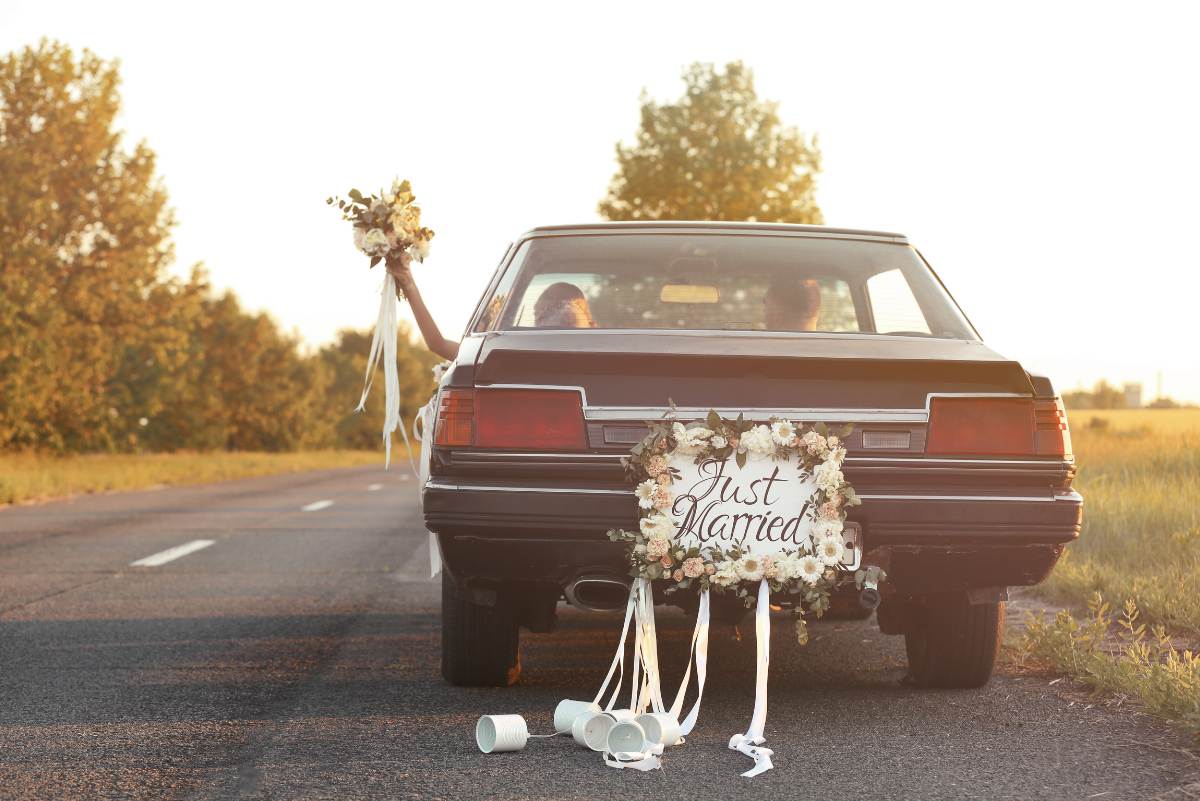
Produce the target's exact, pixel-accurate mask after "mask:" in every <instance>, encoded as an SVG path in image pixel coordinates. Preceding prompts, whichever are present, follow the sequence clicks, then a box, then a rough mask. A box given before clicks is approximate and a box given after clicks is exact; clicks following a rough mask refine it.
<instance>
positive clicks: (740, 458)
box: [734, 451, 746, 468]
mask: <svg viewBox="0 0 1200 801" xmlns="http://www.w3.org/2000/svg"><path fill="white" fill-rule="evenodd" d="M734 460H735V461H736V462H737V466H738V467H739V468H742V467H745V466H746V452H745V451H738V453H737V456H735V457H734Z"/></svg>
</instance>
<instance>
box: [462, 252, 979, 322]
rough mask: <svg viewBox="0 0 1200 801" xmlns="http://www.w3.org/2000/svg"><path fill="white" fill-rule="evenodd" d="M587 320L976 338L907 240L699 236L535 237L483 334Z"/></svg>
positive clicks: (513, 268) (507, 279) (510, 271)
mask: <svg viewBox="0 0 1200 801" xmlns="http://www.w3.org/2000/svg"><path fill="white" fill-rule="evenodd" d="M588 327H594V328H607V329H678V330H709V331H711V330H725V331H821V332H837V333H868V334H889V335H894V336H923V337H930V336H932V337H942V338H951V339H975V338H976V336H975V333H974V331H973V330H972V329H971V326H970V324H969V323H968V322H967V321H966V320H965V319H964V318H963V316H962V314H961V313H960V312H959V310H958V308H957V306H956V305H955V304H954V301H953V300H951V299H950V297H949V296H948V295H947V294H946V292H945V290H944V289H943V288H942V286H941V284H940V283H939V282H938V280H937V279H936V278H935V277H934V276H933V274H932V273H931V271H930V270H929V268H928V266H927V265H926V264H925V263H924V262H923V261H922V260H921V257H920V256H919V255H918V254H917V253H916V251H915V250H913V249H912V248H911V247H910V246H908V245H905V244H897V243H890V242H876V241H865V240H853V239H834V238H819V237H813V236H796V235H762V234H754V235H744V234H729V233H712V234H708V233H694V232H689V233H681V234H661V233H655V234H650V233H629V234H625V233H621V234H611V233H608V234H595V235H590V234H582V235H569V236H549V237H536V238H533V239H529V240H527V241H525V242H524V243H523V244H522V245H521V247H520V249H519V250H518V251H517V253H516V254H515V255H514V257H513V259H512V261H511V263H510V264H509V266H508V268H507V269H506V271H505V273H504V275H503V276H502V278H501V280H500V282H499V284H498V285H497V288H496V291H495V294H494V295H493V296H492V297H491V298H490V299H489V301H488V303H486V304H484V306H483V308H482V311H481V313H480V315H479V317H478V319H477V321H476V324H475V326H474V330H475V331H485V330H491V329H496V328H498V329H502V330H520V329H530V328H588Z"/></svg>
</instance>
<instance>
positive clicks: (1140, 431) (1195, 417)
mask: <svg viewBox="0 0 1200 801" xmlns="http://www.w3.org/2000/svg"><path fill="white" fill-rule="evenodd" d="M1071 430H1072V437H1073V439H1074V442H1075V455H1076V458H1077V460H1078V463H1079V477H1078V479H1077V482H1076V486H1077V487H1078V489H1079V491H1080V492H1082V493H1083V495H1084V522H1083V533H1082V535H1081V536H1080V539H1079V541H1078V542H1076V543H1074V544H1073V545H1071V546H1070V547H1069V548H1068V550H1067V553H1066V555H1065V556H1064V559H1063V561H1062V562H1060V563H1059V565H1058V567H1057V568H1056V569H1055V571H1054V574H1053V575H1052V576H1051V577H1050V579H1049V580H1048V581H1047V582H1046V583H1045V584H1043V585H1042V586H1041V587H1039V588H1038V591H1039V592H1040V593H1042V594H1043V595H1045V596H1047V597H1049V598H1052V599H1054V600H1057V601H1061V602H1064V603H1067V604H1069V605H1072V606H1074V607H1075V608H1076V610H1077V611H1076V614H1072V612H1070V611H1067V610H1063V611H1061V612H1059V613H1058V614H1057V615H1056V616H1055V617H1054V618H1053V619H1052V620H1045V619H1035V620H1034V621H1032V622H1031V623H1030V624H1029V626H1028V628H1027V629H1026V631H1025V634H1024V636H1023V640H1022V643H1021V646H1020V648H1021V649H1023V650H1024V651H1026V652H1027V653H1029V654H1032V655H1035V656H1037V657H1039V658H1041V659H1042V660H1044V661H1045V662H1048V663H1050V664H1052V665H1054V666H1055V667H1057V668H1058V669H1059V670H1061V671H1063V672H1065V673H1068V674H1070V675H1072V676H1074V677H1076V678H1077V679H1079V680H1081V681H1083V682H1085V683H1087V684H1089V685H1091V686H1093V687H1095V688H1096V689H1098V690H1102V691H1106V692H1112V693H1115V694H1117V695H1118V696H1120V697H1126V698H1134V699H1137V701H1139V702H1140V704H1141V705H1142V706H1143V707H1144V708H1145V709H1148V710H1149V711H1151V712H1153V713H1155V714H1158V715H1161V716H1163V717H1165V718H1167V719H1169V720H1172V721H1175V722H1176V723H1178V724H1180V725H1181V726H1183V727H1184V729H1185V730H1188V731H1191V732H1192V733H1193V734H1195V735H1196V736H1197V737H1200V655H1197V654H1196V653H1195V650H1194V647H1195V646H1194V644H1195V642H1196V641H1197V640H1198V639H1200V410H1197V409H1175V410H1120V411H1083V412H1078V413H1076V414H1073V415H1071ZM1085 602H1086V604H1087V611H1086V612H1079V611H1078V609H1079V607H1081V606H1082V605H1083V604H1084V603H1085ZM1076 615H1077V616H1078V617H1076Z"/></svg>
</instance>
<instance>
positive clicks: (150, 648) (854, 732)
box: [0, 468, 1200, 801]
mask: <svg viewBox="0 0 1200 801" xmlns="http://www.w3.org/2000/svg"><path fill="white" fill-rule="evenodd" d="M371 485H379V486H378V487H377V488H376V489H374V490H372V489H370V487H371ZM414 500H415V499H414V488H413V481H412V480H407V481H405V480H404V474H403V472H401V471H400V470H393V471H392V472H390V473H384V472H383V471H382V470H380V469H375V468H372V469H349V470H339V471H329V472H322V473H311V474H304V475H298V476H286V477H276V478H265V479H253V480H247V481H240V482H230V483H226V484H218V485H210V486H204V487H195V488H186V489H170V490H159V491H152V492H141V493H131V494H122V495H109V496H99V497H87V498H80V499H77V500H74V501H68V502H60V503H52V504H45V505H40V506H28V507H16V508H8V509H0V798H4V799H16V798H56V799H57V798H88V799H91V798H155V799H159V798H188V799H191V798H197V799H207V798H277V799H301V798H331V799H332V798H454V799H470V798H572V799H574V798H578V799H588V800H589V801H594V800H595V799H605V798H617V797H621V798H625V797H654V798H655V799H672V798H687V799H697V798H716V797H737V798H742V797H745V798H759V797H763V798H766V797H770V798H793V797H799V798H815V799H842V798H845V799H868V798H889V799H897V798H914V799H938V798H948V799H949V798H956V799H957V798H983V799H998V798H1013V799H1034V798H1079V799H1086V798H1104V799H1121V798H1138V799H1142V798H1153V797H1156V796H1161V797H1163V798H1180V799H1182V798H1195V797H1200V784H1196V783H1197V782H1200V761H1197V759H1196V757H1195V756H1192V755H1189V754H1188V753H1186V752H1185V751H1183V750H1180V749H1179V747H1178V746H1179V745H1181V743H1180V741H1179V740H1178V739H1177V737H1176V736H1175V735H1174V734H1172V733H1170V732H1169V731H1168V730H1166V729H1165V728H1164V727H1162V726H1161V725H1159V724H1156V723H1154V722H1153V721H1152V720H1150V719H1147V718H1145V717H1140V716H1137V715H1132V714H1130V713H1129V712H1128V711H1127V710H1116V709H1113V708H1110V707H1106V706H1104V705H1094V706H1090V707H1089V705H1088V704H1087V702H1086V699H1082V700H1081V698H1080V696H1079V695H1078V693H1076V692H1072V691H1070V690H1064V685H1065V682H1062V683H1059V684H1058V685H1055V686H1051V685H1050V684H1049V682H1048V680H1047V678H1046V677H1039V676H1018V675H1009V674H1004V675H1000V676H998V677H997V678H996V679H995V680H994V681H993V683H992V684H991V685H990V686H989V687H987V688H986V689H983V690H978V691H955V692H945V691H924V690H919V689H914V688H912V687H909V686H907V685H905V684H904V683H903V682H902V679H903V676H904V670H903V667H904V655H903V645H902V641H901V640H900V639H899V638H892V637H884V636H882V635H880V634H879V633H878V631H877V630H876V629H875V627H874V624H873V623H829V624H823V625H820V626H818V627H815V628H814V632H813V633H814V635H815V642H814V643H813V644H811V645H810V646H808V647H807V648H806V649H801V648H799V647H798V646H797V645H796V644H795V642H794V640H793V639H792V637H791V634H790V626H788V625H786V624H784V625H778V626H776V636H775V638H774V640H773V642H772V646H771V649H772V662H771V694H770V701H771V704H770V716H769V717H768V721H767V737H768V745H769V746H770V747H771V748H773V749H774V751H775V763H776V766H777V767H776V769H775V770H774V771H772V772H770V773H768V774H765V775H763V776H761V777H759V778H756V779H753V780H749V779H743V778H741V777H739V775H738V774H739V773H740V772H741V771H743V770H746V769H747V768H748V767H749V766H750V764H751V763H750V760H748V759H747V758H746V757H744V756H742V755H741V754H738V753H735V752H733V751H730V750H728V749H727V748H726V743H727V741H728V738H729V736H730V735H732V734H734V733H736V732H739V731H741V730H743V729H744V728H745V726H746V724H747V722H748V719H749V715H750V711H751V707H752V705H753V681H754V679H753V676H754V645H753V639H752V636H750V637H747V639H746V640H745V641H743V642H741V643H738V642H736V641H734V640H733V638H732V637H731V636H730V635H729V633H728V630H724V631H722V630H714V632H713V643H712V648H711V653H710V665H711V668H710V674H709V680H708V690H707V692H706V694H705V700H704V708H703V712H702V714H701V717H700V723H699V725H698V726H697V729H696V731H695V733H694V734H693V736H692V737H690V738H689V742H688V743H687V744H686V745H685V746H683V747H680V748H677V749H673V750H671V751H670V752H669V753H668V755H667V759H666V760H665V764H664V768H663V770H662V771H661V772H654V773H636V772H634V771H616V770H612V769H609V768H606V767H605V766H604V765H603V764H602V763H601V761H600V759H599V757H598V756H597V755H595V754H593V753H591V752H587V751H584V750H582V749H580V748H578V747H577V746H575V745H574V743H572V742H571V741H570V740H569V739H566V738H554V739H549V740H535V741H531V744H530V746H529V748H527V749H526V750H525V751H524V752H521V753H513V754H500V755H491V756H484V755H482V754H480V753H479V752H478V751H477V750H476V748H475V744H474V740H473V731H474V723H475V720H476V718H477V717H478V716H479V715H480V714H482V713H520V714H522V715H525V716H526V718H527V719H528V720H529V721H530V726H531V728H532V729H533V730H534V731H535V732H537V731H547V730H549V729H550V728H551V723H550V715H551V711H552V709H553V707H554V704H555V703H556V702H557V701H558V700H560V699H562V698H583V697H587V696H590V695H591V693H592V692H594V688H595V687H596V686H597V684H598V682H599V680H600V678H601V676H602V674H603V670H604V669H605V668H606V667H607V663H608V660H609V658H610V656H611V652H612V650H611V649H612V648H613V646H614V643H615V635H616V629H617V628H618V627H619V620H617V619H614V618H613V616H611V615H593V614H585V613H580V612H576V611H574V610H567V609H563V610H562V613H561V615H560V624H561V625H560V628H559V630H558V632H556V633H554V634H549V635H526V639H525V646H524V650H523V662H524V665H525V675H524V679H523V682H522V684H521V685H520V686H518V687H515V688H512V689H507V690H499V689H454V688H451V687H449V686H447V685H445V684H444V683H443V682H442V681H441V679H440V678H439V675H438V616H439V591H438V586H437V584H436V583H435V582H432V581H430V580H429V579H428V578H427V577H428V549H427V545H426V535H425V532H424V530H423V529H422V528H421V526H420V523H419V520H418V518H417V515H416V509H415V505H414ZM319 501H332V503H331V504H328V505H324V504H318V506H321V507H323V508H315V509H313V510H312V511H303V508H304V507H307V506H310V505H312V504H317V502H319ZM310 508H311V507H310ZM197 540H202V541H203V540H211V541H212V544H211V545H208V546H206V547H202V548H200V549H198V550H194V551H193V552H191V553H188V554H186V555H184V556H180V557H178V558H176V559H174V560H172V561H168V562H165V563H163V564H160V565H157V566H139V567H133V566H131V563H133V562H135V561H139V560H142V559H145V558H146V557H151V556H153V555H155V554H159V553H160V552H163V551H167V550H169V549H172V548H175V547H177V546H181V545H185V544H187V543H192V542H194V541H197ZM786 620H787V619H786V618H782V619H781V623H785V621H786ZM689 635H690V626H689V625H688V623H687V621H686V620H685V619H684V618H683V617H682V616H681V615H679V614H672V613H664V614H663V615H662V617H661V618H660V637H661V643H660V651H661V653H662V656H663V658H664V662H665V663H666V664H665V668H666V673H667V675H668V676H677V675H678V671H679V669H680V668H681V664H680V663H681V659H682V656H683V651H684V649H685V645H686V639H687V637H688V636H689ZM1189 786H1190V787H1189Z"/></svg>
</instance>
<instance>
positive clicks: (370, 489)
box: [367, 484, 383, 492]
mask: <svg viewBox="0 0 1200 801" xmlns="http://www.w3.org/2000/svg"><path fill="white" fill-rule="evenodd" d="M381 489H383V485H382V484H372V485H371V486H369V487H367V492H378V491H379V490H381Z"/></svg>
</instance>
